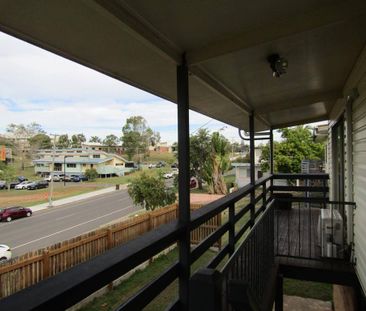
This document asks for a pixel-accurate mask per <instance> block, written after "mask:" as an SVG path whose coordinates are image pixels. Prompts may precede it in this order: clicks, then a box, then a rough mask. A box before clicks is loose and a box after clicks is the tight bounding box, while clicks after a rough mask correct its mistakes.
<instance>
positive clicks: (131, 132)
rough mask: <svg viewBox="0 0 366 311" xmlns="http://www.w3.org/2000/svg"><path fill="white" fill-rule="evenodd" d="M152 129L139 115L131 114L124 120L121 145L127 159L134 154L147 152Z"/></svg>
mask: <svg viewBox="0 0 366 311" xmlns="http://www.w3.org/2000/svg"><path fill="white" fill-rule="evenodd" d="M152 135H153V131H152V130H151V128H149V127H148V125H147V122H146V120H145V119H144V118H143V117H141V116H133V117H130V118H128V119H127V120H126V124H125V125H124V126H123V128H122V146H123V148H124V150H125V152H126V154H127V157H128V159H129V160H131V159H132V157H133V156H134V155H136V154H143V155H144V156H145V155H146V153H147V148H148V146H149V144H150V142H151V137H152Z"/></svg>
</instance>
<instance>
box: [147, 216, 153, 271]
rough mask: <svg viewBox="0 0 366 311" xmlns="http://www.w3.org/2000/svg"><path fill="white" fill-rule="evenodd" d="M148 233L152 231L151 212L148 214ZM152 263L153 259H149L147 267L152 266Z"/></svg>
mask: <svg viewBox="0 0 366 311" xmlns="http://www.w3.org/2000/svg"><path fill="white" fill-rule="evenodd" d="M148 216H149V218H148V231H151V230H152V229H154V218H153V216H152V215H151V212H149V213H148ZM152 262H153V257H150V259H149V265H150V264H152Z"/></svg>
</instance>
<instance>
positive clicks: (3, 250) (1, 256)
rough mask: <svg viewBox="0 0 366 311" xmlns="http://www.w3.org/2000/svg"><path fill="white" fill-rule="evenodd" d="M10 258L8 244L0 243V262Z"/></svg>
mask: <svg viewBox="0 0 366 311" xmlns="http://www.w3.org/2000/svg"><path fill="white" fill-rule="evenodd" d="M10 259H11V249H10V247H9V246H8V245H5V244H0V263H2V262H5V261H7V260H10Z"/></svg>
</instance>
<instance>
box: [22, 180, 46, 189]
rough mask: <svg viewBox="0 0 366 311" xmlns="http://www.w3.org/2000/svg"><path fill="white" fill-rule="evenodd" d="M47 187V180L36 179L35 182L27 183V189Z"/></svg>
mask: <svg viewBox="0 0 366 311" xmlns="http://www.w3.org/2000/svg"><path fill="white" fill-rule="evenodd" d="M47 187H48V181H47V180H38V181H35V182H32V183H30V184H29V185H27V189H28V190H36V189H42V188H47Z"/></svg>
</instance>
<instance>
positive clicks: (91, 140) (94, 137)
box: [89, 136, 102, 144]
mask: <svg viewBox="0 0 366 311" xmlns="http://www.w3.org/2000/svg"><path fill="white" fill-rule="evenodd" d="M89 142H90V143H99V144H101V143H102V140H101V139H100V138H99V137H98V136H92V137H90V139H89Z"/></svg>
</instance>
